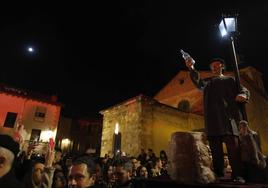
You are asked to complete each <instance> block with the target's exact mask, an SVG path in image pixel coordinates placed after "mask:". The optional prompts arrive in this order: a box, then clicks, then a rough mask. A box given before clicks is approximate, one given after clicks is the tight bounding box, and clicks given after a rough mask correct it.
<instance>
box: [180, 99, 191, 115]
mask: <svg viewBox="0 0 268 188" xmlns="http://www.w3.org/2000/svg"><path fill="white" fill-rule="evenodd" d="M178 109H179V110H181V111H183V112H190V102H189V101H188V100H185V99H183V100H181V101H180V102H179V104H178Z"/></svg>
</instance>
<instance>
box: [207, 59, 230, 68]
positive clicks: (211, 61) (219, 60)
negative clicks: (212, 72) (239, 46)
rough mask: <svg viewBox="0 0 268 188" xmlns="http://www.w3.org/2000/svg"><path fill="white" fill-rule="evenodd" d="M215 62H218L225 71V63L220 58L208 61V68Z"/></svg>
mask: <svg viewBox="0 0 268 188" xmlns="http://www.w3.org/2000/svg"><path fill="white" fill-rule="evenodd" d="M215 61H218V62H220V63H221V64H223V66H224V69H226V63H225V61H224V59H222V58H214V59H211V60H210V61H209V66H211V63H213V62H215Z"/></svg>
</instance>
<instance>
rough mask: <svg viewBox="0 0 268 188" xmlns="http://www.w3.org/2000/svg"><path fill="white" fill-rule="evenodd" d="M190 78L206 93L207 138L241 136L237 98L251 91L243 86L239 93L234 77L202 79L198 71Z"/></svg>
mask: <svg viewBox="0 0 268 188" xmlns="http://www.w3.org/2000/svg"><path fill="white" fill-rule="evenodd" d="M190 76H191V79H192V81H193V83H194V84H195V85H196V87H197V88H199V89H201V90H202V91H203V92H204V96H203V98H204V113H205V114H204V115H205V132H206V134H207V136H224V135H236V136H238V135H239V132H238V127H237V123H238V122H239V121H240V120H242V114H241V112H240V109H239V105H238V102H236V101H235V97H236V96H237V95H238V94H245V95H246V96H247V99H248V98H249V91H248V90H247V89H246V88H245V87H243V86H242V91H240V92H238V89H237V87H236V83H235V80H234V78H233V77H230V76H214V77H209V78H206V79H201V78H200V75H199V73H198V72H197V71H195V70H191V71H190Z"/></svg>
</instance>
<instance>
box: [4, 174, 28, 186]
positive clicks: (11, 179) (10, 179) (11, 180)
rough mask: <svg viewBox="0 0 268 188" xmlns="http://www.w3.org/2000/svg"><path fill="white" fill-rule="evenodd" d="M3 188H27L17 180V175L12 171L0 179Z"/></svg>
mask: <svg viewBox="0 0 268 188" xmlns="http://www.w3.org/2000/svg"><path fill="white" fill-rule="evenodd" d="M0 187H1V188H25V186H24V184H23V183H22V182H20V181H19V180H17V179H16V177H15V173H14V172H13V171H12V170H11V171H10V172H9V173H7V174H6V175H4V176H3V177H2V178H0Z"/></svg>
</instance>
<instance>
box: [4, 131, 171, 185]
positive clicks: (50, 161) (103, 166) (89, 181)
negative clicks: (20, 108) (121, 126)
mask: <svg viewBox="0 0 268 188" xmlns="http://www.w3.org/2000/svg"><path fill="white" fill-rule="evenodd" d="M33 149H34V147H32V145H29V147H28V150H27V151H23V152H21V151H19V144H18V143H17V142H15V141H14V139H13V138H12V137H10V136H8V135H0V159H1V160H0V187H9V188H13V187H16V188H23V187H26V188H39V187H43V188H67V187H70V188H85V187H101V188H117V187H126V188H131V187H134V185H133V182H135V180H146V179H148V178H150V179H161V180H163V179H165V180H168V179H169V175H168V172H167V163H168V158H167V155H166V152H165V151H164V150H162V151H161V152H160V154H159V156H156V155H155V153H154V152H153V150H152V149H148V151H147V152H145V150H143V149H142V150H141V153H140V154H139V155H138V156H136V157H134V156H132V157H130V156H126V155H125V154H124V152H119V153H117V154H116V155H115V156H114V157H110V156H108V155H107V154H106V155H105V156H104V157H98V156H95V155H94V154H92V153H86V152H85V153H84V154H80V155H73V156H70V155H68V156H67V155H64V154H63V153H62V151H61V150H60V149H59V148H55V149H54V150H53V149H51V148H50V147H48V149H47V152H46V153H45V155H40V154H38V153H34V152H33ZM2 165H3V168H2Z"/></svg>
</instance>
